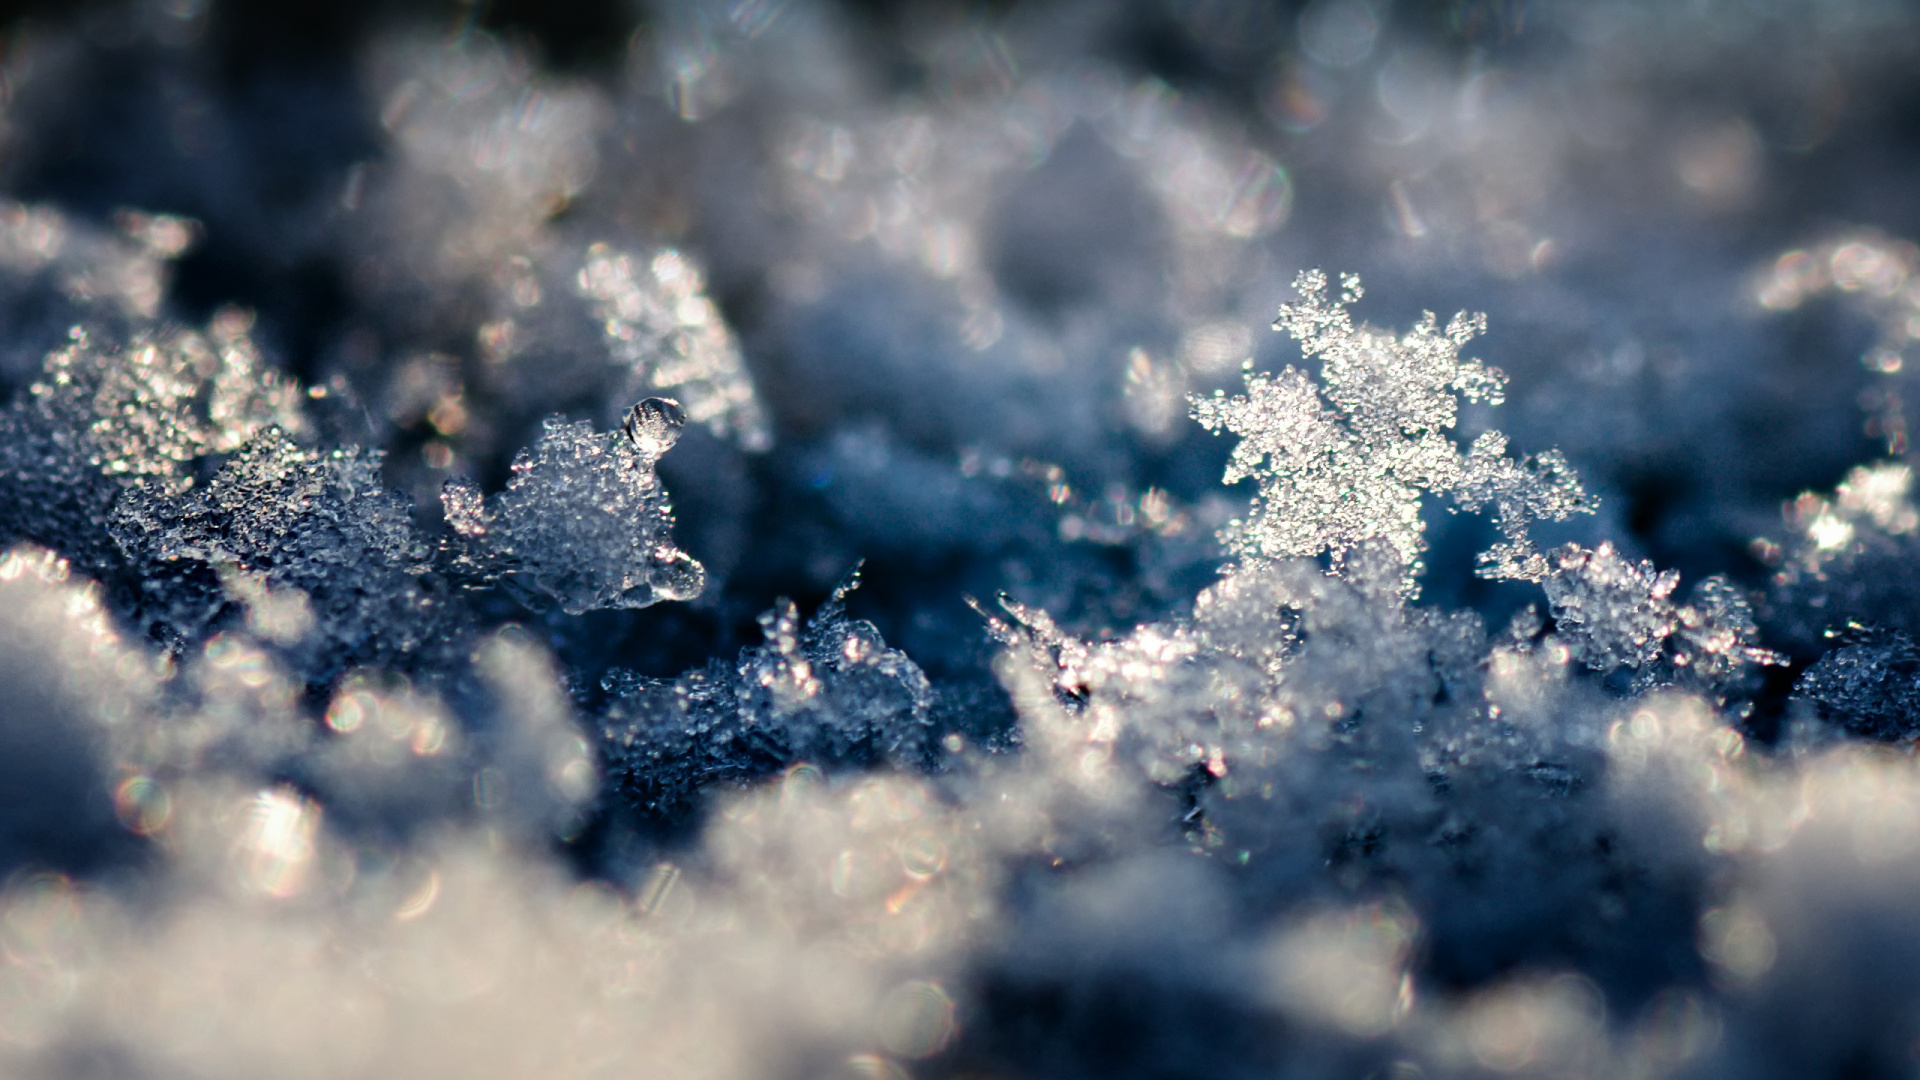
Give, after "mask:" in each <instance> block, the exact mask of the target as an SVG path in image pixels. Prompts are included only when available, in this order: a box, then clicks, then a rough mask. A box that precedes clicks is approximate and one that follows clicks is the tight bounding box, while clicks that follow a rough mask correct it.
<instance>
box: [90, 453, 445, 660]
mask: <svg viewBox="0 0 1920 1080" xmlns="http://www.w3.org/2000/svg"><path fill="white" fill-rule="evenodd" d="M379 462H380V455H379V454H378V453H377V452H370V451H363V450H356V449H344V450H333V451H325V452H321V451H315V450H309V449H306V448H305V447H302V446H300V445H299V444H298V443H296V442H294V441H293V440H292V439H291V438H290V437H288V436H287V435H286V434H285V433H284V432H282V431H281V430H280V429H279V428H274V427H269V428H266V429H264V430H263V431H262V432H261V433H260V434H259V435H258V436H257V437H256V438H255V439H254V440H253V441H252V442H250V443H248V444H247V445H246V446H245V447H243V448H242V449H241V450H240V451H239V452H238V453H236V454H234V455H233V457H232V458H231V459H230V460H229V461H228V462H227V463H226V464H225V465H223V466H221V468H220V470H219V471H218V472H217V473H215V474H214V476H213V477H212V479H210V480H209V481H207V482H206V483H205V484H204V485H200V486H196V487H194V488H191V489H189V490H186V491H184V492H177V493H176V492H171V491H169V490H167V489H166V488H165V487H163V486H160V485H157V484H149V485H145V486H142V487H139V488H136V489H134V490H133V491H130V492H129V493H128V494H127V496H126V497H125V498H124V499H123V500H122V501H121V502H120V504H119V506H118V507H116V508H115V511H114V515H113V520H112V522H111V528H112V532H113V535H114V539H115V540H116V542H118V544H119V545H120V548H121V550H122V551H123V552H124V553H125V555H126V557H127V558H128V559H130V560H132V561H134V562H135V563H136V564H137V565H143V566H147V567H149V568H151V569H152V570H154V571H156V572H158V571H160V570H162V569H163V568H164V567H165V566H166V565H168V564H180V563H192V564H200V565H203V566H206V567H209V568H213V569H216V570H231V571H236V572H239V573H241V574H245V575H250V576H249V577H248V578H245V579H243V580H247V581H249V582H254V583H257V585H249V586H248V590H247V591H248V592H252V591H253V589H255V588H258V587H264V588H266V589H269V590H277V589H293V590H299V591H300V592H302V593H305V594H306V596H307V603H308V605H310V607H309V611H310V618H311V626H312V632H311V634H310V635H309V637H308V639H307V640H306V641H304V642H303V643H302V647H301V649H300V650H299V652H300V653H301V655H303V656H306V657H308V658H309V662H310V663H311V664H313V665H315V666H313V667H311V668H309V669H308V670H307V671H306V672H305V674H306V675H307V676H308V677H309V678H310V679H312V680H313V681H316V682H319V681H325V680H326V679H328V678H330V677H332V676H333V675H334V674H337V673H338V671H340V670H341V669H342V668H344V667H345V666H348V665H350V664H353V663H372V662H380V663H387V664H396V665H402V666H405V665H407V664H408V663H410V662H413V661H414V660H417V659H420V658H421V654H423V653H433V652H435V650H444V649H447V648H450V647H453V646H454V640H453V637H454V635H455V633H456V626H455V623H457V619H456V617H455V613H454V612H453V611H452V610H451V609H450V607H449V605H448V602H447V600H446V597H445V595H444V591H445V590H444V587H443V586H441V585H440V584H439V583H438V580H437V578H436V577H435V576H434V575H433V574H432V570H433V566H432V562H431V548H430V547H429V545H428V544H427V543H426V542H425V541H424V540H423V539H422V537H421V536H420V535H419V534H418V532H416V531H415V529H414V526H413V519H412V514H411V512H410V510H409V508H408V506H407V504H406V501H405V500H404V499H402V498H400V497H399V496H397V495H395V494H393V493H391V492H388V491H386V490H384V489H383V488H382V486H381V483H380V471H379ZM243 595H244V594H243ZM283 602H292V603H295V604H297V601H291V598H290V597H289V598H286V599H285V600H283ZM252 606H253V607H254V609H255V616H254V617H255V619H256V621H258V620H259V619H260V618H261V615H262V614H263V613H262V612H261V610H260V608H259V601H258V600H257V599H256V600H255V602H254V604H253V605H252ZM161 617H162V618H163V620H166V619H173V620H175V621H178V618H179V617H178V616H173V615H168V614H166V613H165V612H163V613H162V616H161ZM267 618H268V619H269V621H270V622H274V623H277V625H279V626H281V627H287V626H289V624H288V623H285V622H280V621H279V619H280V618H281V617H276V616H271V615H269V616H267ZM285 618H290V619H292V620H293V624H298V623H299V622H302V621H305V620H302V619H300V618H299V617H298V616H286V617H285ZM369 627H379V628H381V630H380V632H379V633H378V634H370V633H369V632H368V628H369ZM178 629H179V630H180V631H182V632H183V633H185V634H186V635H187V636H189V637H191V636H193V634H194V633H195V632H197V630H198V627H196V626H194V625H192V624H191V623H188V624H187V625H183V626H179V627H178Z"/></svg>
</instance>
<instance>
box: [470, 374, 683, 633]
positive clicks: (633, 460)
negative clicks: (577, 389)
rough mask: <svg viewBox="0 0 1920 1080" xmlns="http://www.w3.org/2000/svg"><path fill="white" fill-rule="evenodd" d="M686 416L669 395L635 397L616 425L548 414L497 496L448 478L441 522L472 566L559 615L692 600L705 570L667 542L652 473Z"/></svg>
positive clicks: (665, 508)
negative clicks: (543, 601) (548, 603)
mask: <svg viewBox="0 0 1920 1080" xmlns="http://www.w3.org/2000/svg"><path fill="white" fill-rule="evenodd" d="M685 423H686V417H685V414H684V413H683V412H682V411H681V409H680V406H679V403H678V402H675V401H673V400H672V399H669V398H647V399H646V400H645V401H642V402H640V403H639V404H638V405H635V406H634V407H633V411H632V412H631V414H630V415H629V416H628V418H627V423H626V425H625V428H624V430H623V431H621V432H616V433H606V432H600V431H596V430H594V427H593V425H592V424H591V423H587V422H585V421H582V422H579V423H571V424H570V423H566V422H564V421H561V420H558V419H552V420H548V421H547V423H546V426H545V429H544V430H543V431H542V433H541V435H540V439H539V441H538V442H536V443H535V444H534V446H533V448H532V450H531V451H522V452H521V454H520V456H519V457H517V458H515V459H514V462H513V476H512V478H511V479H509V480H508V481H507V488H506V490H505V491H503V492H501V493H500V494H499V495H497V496H495V497H494V498H492V499H490V500H487V501H485V502H482V501H481V499H480V497H479V493H478V491H477V489H475V488H474V487H473V486H472V485H471V484H470V483H467V482H461V481H450V482H449V483H448V485H447V487H446V488H445V490H443V492H442V493H441V502H442V505H443V507H444V508H445V510H446V514H447V522H448V524H449V525H451V526H452V527H453V530H454V532H455V533H456V534H457V535H458V536H460V537H461V538H462V539H464V540H466V541H467V542H468V543H469V544H470V545H471V550H472V552H473V554H472V555H470V556H469V559H470V560H473V561H474V562H475V565H476V566H477V567H479V568H480V569H481V572H482V573H485V574H487V575H489V576H493V575H498V576H501V577H502V578H503V579H504V580H505V581H506V583H508V584H510V585H512V586H514V587H516V588H518V589H520V590H522V591H524V592H526V593H527V594H530V595H538V596H543V597H546V598H548V599H551V600H554V601H557V602H558V603H559V605H560V607H561V608H562V609H563V610H565V611H567V612H568V613H569V614H574V615H578V614H580V613H582V612H586V611H593V610H596V609H600V608H639V607H646V606H647V605H649V604H653V603H656V602H658V601H661V600H691V599H693V598H694V597H696V596H699V595H700V591H701V589H702V588H704V587H705V584H706V570H705V569H704V568H703V567H702V566H701V565H700V564H699V563H698V562H696V561H695V560H694V559H693V557H692V556H690V555H688V554H687V553H685V552H683V551H681V550H679V549H678V548H676V547H674V546H673V541H672V538H671V537H670V535H669V533H670V532H671V531H672V528H673V508H672V506H671V505H670V504H669V503H668V502H667V492H666V488H665V487H663V486H662V485H661V483H660V480H659V478H658V477H657V476H655V475H654V465H655V464H656V463H657V462H658V461H659V460H660V456H661V455H662V454H664V453H666V452H667V451H668V450H669V449H671V448H672V446H673V444H674V442H675V441H677V440H678V439H679V437H680V430H681V428H682V427H683V426H684V425H685Z"/></svg>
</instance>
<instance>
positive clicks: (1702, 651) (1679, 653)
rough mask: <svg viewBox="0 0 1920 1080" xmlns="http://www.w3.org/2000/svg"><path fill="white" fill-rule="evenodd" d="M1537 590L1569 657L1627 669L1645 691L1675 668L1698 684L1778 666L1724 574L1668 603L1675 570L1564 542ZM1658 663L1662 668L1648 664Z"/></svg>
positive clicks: (1603, 547) (1605, 548)
mask: <svg viewBox="0 0 1920 1080" xmlns="http://www.w3.org/2000/svg"><path fill="white" fill-rule="evenodd" d="M1553 565H1554V569H1553V572H1552V573H1551V574H1549V575H1548V576H1547V578H1546V580H1545V581H1543V582H1542V583H1541V584H1542V587H1543V588H1544V589H1545V590H1546V593H1547V599H1548V601H1549V602H1550V603H1551V605H1552V611H1553V617H1554V621H1555V623H1556V624H1557V626H1558V633H1559V635H1560V636H1561V638H1562V639H1564V640H1565V641H1566V642H1567V643H1569V644H1570V645H1571V646H1572V647H1573V651H1574V656H1575V658H1576V659H1578V660H1579V661H1580V662H1581V663H1584V664H1586V665H1587V666H1588V667H1590V668H1593V669H1594V670H1596V671H1614V670H1617V669H1619V668H1630V669H1632V670H1633V671H1634V672H1635V673H1636V674H1635V676H1634V683H1635V686H1636V687H1638V688H1640V689H1647V688H1650V687H1652V686H1656V685H1660V684H1661V683H1663V682H1667V681H1671V680H1672V679H1673V678H1675V677H1676V673H1678V674H1679V675H1684V676H1685V677H1686V679H1687V681H1690V682H1692V683H1694V684H1696V685H1701V686H1705V687H1717V686H1721V685H1722V684H1724V683H1725V682H1726V680H1728V679H1730V678H1732V677H1733V676H1735V675H1737V674H1738V673H1739V672H1740V671H1741V670H1742V669H1744V668H1745V667H1747V666H1748V665H1750V664H1756V663H1758V664H1782V663H1785V662H1786V660H1785V658H1784V657H1782V656H1780V655H1779V654H1777V653H1775V652H1773V651H1771V650H1768V649H1763V648H1760V646H1759V636H1760V632H1759V628H1758V627H1757V626H1756V625H1755V624H1754V619H1753V609H1752V605H1751V604H1749V603H1748V601H1747V599H1746V596H1745V595H1744V593H1743V592H1742V590H1740V589H1739V588H1738V587H1737V586H1735V585H1734V584H1733V583H1732V582H1730V581H1728V580H1727V579H1725V578H1724V577H1720V576H1717V575H1716V576H1714V577H1709V578H1706V579H1704V580H1702V581H1701V582H1699V583H1698V584H1697V585H1695V586H1694V589H1693V594H1692V598H1691V599H1692V602H1691V603H1688V604H1680V603H1676V602H1675V601H1674V600H1673V598H1672V597H1673V591H1674V589H1675V588H1677V587H1678V586H1679V584H1680V572H1679V571H1677V570H1667V571H1659V570H1656V569H1655V568H1654V565H1653V563H1652V562H1651V561H1650V560H1647V559H1641V560H1640V561H1638V562H1634V561H1631V560H1629V559H1626V558H1624V557H1622V556H1621V555H1620V554H1619V553H1618V552H1617V551H1615V550H1614V547H1613V545H1612V544H1611V543H1605V542H1603V543H1601V544H1600V545H1599V546H1598V547H1595V548H1592V549H1587V548H1583V547H1580V546H1579V545H1577V544H1569V545H1567V546H1566V547H1564V548H1562V549H1560V550H1559V551H1557V552H1555V553H1554V555H1553ZM1663 660H1664V661H1665V662H1666V663H1665V665H1661V664H1656V661H1663Z"/></svg>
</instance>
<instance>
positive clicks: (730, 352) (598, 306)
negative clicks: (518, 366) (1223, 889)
mask: <svg viewBox="0 0 1920 1080" xmlns="http://www.w3.org/2000/svg"><path fill="white" fill-rule="evenodd" d="M642 262H643V260H640V259H638V258H636V257H635V256H632V255H628V254H624V253H621V252H618V251H615V250H613V249H612V248H610V247H608V246H607V245H606V244H594V245H593V246H591V247H589V248H588V249H587V254H586V263H585V265H584V266H582V267H581V268H580V273H579V276H578V279H577V285H578V288H579V291H580V294H581V295H582V296H584V297H587V298H588V299H590V300H591V301H592V302H593V312H594V314H595V315H597V316H599V318H600V320H601V326H602V329H603V331H604V334H605V337H606V343H607V347H608V350H609V351H610V352H611V354H612V356H613V358H614V360H615V361H616V362H618V363H619V364H620V366H621V367H623V368H625V369H626V371H627V385H626V386H625V387H624V388H623V390H624V392H625V394H626V396H627V397H628V398H629V399H631V397H632V396H634V395H636V394H638V393H672V394H673V395H674V398H675V399H676V400H678V401H679V402H680V403H681V406H682V407H683V408H684V409H685V410H686V415H687V419H688V420H691V421H692V422H694V423H696V424H704V425H706V426H707V427H708V428H710V429H712V430H713V433H714V434H716V435H725V436H730V437H732V438H734V439H736V440H738V441H739V443H740V445H741V446H742V447H743V448H745V449H748V450H764V449H766V447H767V445H768V444H769V442H770V441H771V439H772V435H771V433H770V432H769V431H768V428H767V420H766V417H765V416H763V415H762V414H761V410H760V404H759V402H758V401H756V400H755V398H754V395H753V383H752V382H751V381H750V380H749V379H748V378H747V375H746V371H745V367H744V365H743V364H742V362H741V359H740V347H739V345H738V344H736V343H735V342H734V339H733V333H732V331H730V330H728V329H727V324H726V322H725V321H724V320H723V319H722V318H721V315H720V309H719V308H718V307H716V306H715V305H714V303H713V301H712V300H710V299H708V298H707V295H706V279H705V277H704V275H703V274H702V273H701V272H700V269H699V267H698V266H697V265H695V264H694V262H693V261H692V260H691V259H689V258H688V257H687V256H685V255H682V254H681V253H680V252H678V251H674V250H672V249H670V248H669V249H664V250H662V251H659V252H658V253H656V254H655V255H654V256H653V257H652V258H651V259H646V260H644V269H643V268H642Z"/></svg>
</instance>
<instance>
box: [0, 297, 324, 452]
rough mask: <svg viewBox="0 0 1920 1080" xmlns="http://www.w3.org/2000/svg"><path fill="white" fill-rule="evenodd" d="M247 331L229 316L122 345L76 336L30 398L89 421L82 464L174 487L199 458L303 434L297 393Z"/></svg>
mask: <svg viewBox="0 0 1920 1080" xmlns="http://www.w3.org/2000/svg"><path fill="white" fill-rule="evenodd" d="M251 323H252V316H251V315H250V314H248V313H246V312H243V311H238V310H233V309H229V310H225V311H222V312H220V313H219V314H217V315H216V316H215V317H214V319H213V322H212V323H211V324H210V326H209V330H208V333H207V334H205V335H202V334H199V333H196V332H194V331H191V330H179V329H175V330H169V331H164V332H161V333H157V334H150V333H144V332H143V333H138V334H136V335H134V337H133V338H132V339H131V340H130V341H128V342H127V343H126V344H124V345H121V346H119V347H111V346H104V345H101V344H97V343H95V342H94V341H93V340H92V339H91V338H90V337H88V336H87V335H86V334H84V333H82V334H81V335H80V336H79V337H78V338H77V339H76V340H75V341H74V342H73V343H72V344H71V345H69V346H68V347H66V348H64V349H60V350H57V351H55V352H53V353H51V354H49V355H48V357H47V359H46V362H45V364H44V365H43V367H42V371H41V375H40V378H39V379H38V380H37V381H35V382H34V384H33V385H32V387H31V388H30V390H31V393H32V394H33V396H34V397H35V398H37V399H39V401H40V402H41V405H42V407H43V408H45V409H47V410H50V411H53V412H56V413H59V414H60V415H61V416H62V417H63V418H66V419H69V420H70V421H71V422H74V423H75V424H76V425H78V424H80V423H85V429H86V432H87V434H88V436H89V437H90V439H91V440H92V443H93V446H94V449H93V451H92V453H91V454H90V455H89V456H88V464H91V465H95V466H98V467H99V468H100V469H101V470H102V471H104V472H105V473H107V474H108V475H110V476H116V477H126V478H128V479H134V480H138V479H148V478H151V479H154V480H157V481H159V482H161V483H162V484H164V485H166V486H169V487H173V488H178V487H180V486H182V485H183V484H184V482H185V481H184V478H183V474H184V473H185V471H186V469H187V467H188V466H189V465H190V464H191V463H192V462H193V461H194V460H195V459H196V458H200V457H205V456H207V455H210V454H228V453H232V452H233V451H234V450H237V449H239V448H240V446H241V445H242V444H244V443H246V442H247V441H248V440H249V439H251V438H252V437H253V436H254V434H255V433H256V432H258V431H260V430H261V429H262V428H265V427H267V426H268V425H275V426H278V427H280V428H281V429H282V430H284V431H288V432H292V433H296V434H297V433H299V432H300V431H301V430H303V428H304V426H305V421H304V418H303V417H302V416H301V413H300V404H299V388H298V387H297V386H296V385H294V384H293V383H292V382H291V381H289V380H287V379H285V378H283V377H281V376H280V375H279V374H278V373H276V372H274V371H273V370H271V369H270V368H269V367H267V366H266V364H265V362H264V360H263V359H262V357H261V355H260V350H259V348H258V347H257V346H255V345H254V343H253V341H252V339H251V338H250V337H249V336H248V333H247V331H248V328H249V326H250V324H251Z"/></svg>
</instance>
